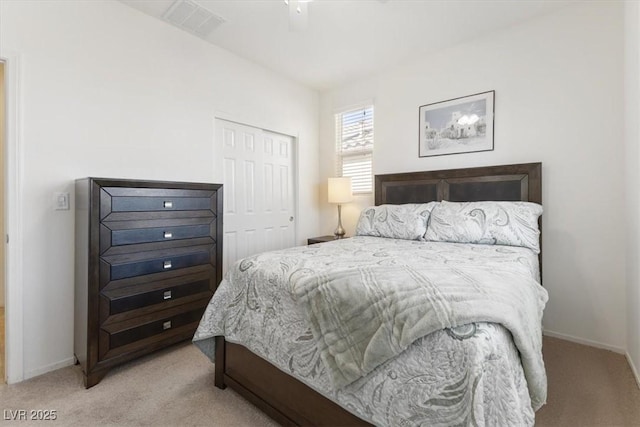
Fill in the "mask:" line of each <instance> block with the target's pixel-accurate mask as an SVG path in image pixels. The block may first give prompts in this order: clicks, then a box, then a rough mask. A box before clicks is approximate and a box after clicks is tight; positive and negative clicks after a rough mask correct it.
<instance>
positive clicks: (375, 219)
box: [356, 202, 437, 240]
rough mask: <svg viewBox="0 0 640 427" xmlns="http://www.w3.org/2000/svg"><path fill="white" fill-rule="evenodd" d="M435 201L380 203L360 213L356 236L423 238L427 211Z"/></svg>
mask: <svg viewBox="0 0 640 427" xmlns="http://www.w3.org/2000/svg"><path fill="white" fill-rule="evenodd" d="M436 204H437V203H436V202H431V203H422V204H405V205H380V206H372V207H369V208H367V209H365V210H363V211H362V213H360V219H359V220H358V226H357V227H356V235H357V236H375V237H388V238H391V239H404V240H424V233H425V232H426V231H427V221H428V220H429V213H430V212H431V209H433V207H434V206H435V205H436Z"/></svg>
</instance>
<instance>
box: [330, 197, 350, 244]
mask: <svg viewBox="0 0 640 427" xmlns="http://www.w3.org/2000/svg"><path fill="white" fill-rule="evenodd" d="M345 234H347V233H346V232H345V231H344V228H342V205H338V227H336V231H334V232H333V235H334V236H336V239H342V238H343V237H344V235H345Z"/></svg>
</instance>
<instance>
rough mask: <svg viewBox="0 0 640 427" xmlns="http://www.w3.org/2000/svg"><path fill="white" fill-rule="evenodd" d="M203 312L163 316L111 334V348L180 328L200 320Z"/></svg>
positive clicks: (199, 310)
mask: <svg viewBox="0 0 640 427" xmlns="http://www.w3.org/2000/svg"><path fill="white" fill-rule="evenodd" d="M203 312H204V310H203V309H196V310H191V311H188V312H186V313H181V314H176V315H173V316H171V317H163V318H160V319H158V320H154V321H151V322H149V323H145V324H142V325H139V326H136V327H133V328H130V329H125V330H123V331H119V332H117V333H114V334H110V336H109V348H110V349H115V348H118V347H121V346H123V345H127V344H130V343H132V342H134V341H139V340H142V339H145V338H148V337H150V336H153V335H159V334H161V333H163V332H165V331H169V330H171V329H173V328H179V327H181V326H185V325H188V324H189V323H193V322H198V321H199V320H200V318H201V317H202V314H203Z"/></svg>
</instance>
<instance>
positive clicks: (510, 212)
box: [424, 201, 542, 253]
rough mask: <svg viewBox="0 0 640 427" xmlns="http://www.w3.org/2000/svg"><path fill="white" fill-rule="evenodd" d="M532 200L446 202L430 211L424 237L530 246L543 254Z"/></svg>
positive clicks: (537, 213) (536, 208) (538, 209)
mask: <svg viewBox="0 0 640 427" xmlns="http://www.w3.org/2000/svg"><path fill="white" fill-rule="evenodd" d="M540 215H542V206H540V205H539V204H537V203H530V202H460V203H458V202H447V201H442V202H440V203H439V204H438V205H437V206H436V207H434V208H433V210H432V211H431V218H430V219H429V225H428V227H427V232H426V233H425V236H424V237H425V240H429V241H434V242H455V243H481V244H487V245H508V246H521V247H525V248H529V249H531V250H532V251H534V252H535V253H540V230H539V229H538V218H539V217H540Z"/></svg>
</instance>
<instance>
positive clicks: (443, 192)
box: [375, 163, 542, 278]
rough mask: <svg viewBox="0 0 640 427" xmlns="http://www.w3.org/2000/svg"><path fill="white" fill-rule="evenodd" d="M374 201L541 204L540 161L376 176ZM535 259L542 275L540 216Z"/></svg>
mask: <svg viewBox="0 0 640 427" xmlns="http://www.w3.org/2000/svg"><path fill="white" fill-rule="evenodd" d="M375 184H376V187H375V192H376V193H375V204H376V205H384V204H391V205H399V204H403V203H427V202H433V201H436V202H439V201H442V200H448V201H450V202H479V201H489V200H491V201H523V202H535V203H539V204H542V163H522V164H518V165H502V166H487V167H481V168H467V169H447V170H440V171H426V172H407V173H392V174H386V175H376V177H375ZM538 227H539V228H540V232H541V234H540V254H539V255H538V262H539V266H540V277H541V278H542V218H541V219H539V220H538Z"/></svg>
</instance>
